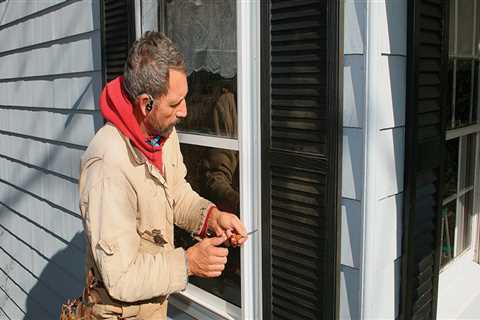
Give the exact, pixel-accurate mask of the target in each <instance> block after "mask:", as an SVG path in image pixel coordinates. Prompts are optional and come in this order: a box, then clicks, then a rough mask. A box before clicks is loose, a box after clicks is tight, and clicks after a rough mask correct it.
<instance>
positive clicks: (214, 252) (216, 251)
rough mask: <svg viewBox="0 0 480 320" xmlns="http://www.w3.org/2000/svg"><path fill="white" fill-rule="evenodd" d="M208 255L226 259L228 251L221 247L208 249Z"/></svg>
mask: <svg viewBox="0 0 480 320" xmlns="http://www.w3.org/2000/svg"><path fill="white" fill-rule="evenodd" d="M208 254H209V255H210V256H215V257H226V256H228V249H227V248H221V247H210V248H208Z"/></svg>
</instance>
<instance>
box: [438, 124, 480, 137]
mask: <svg viewBox="0 0 480 320" xmlns="http://www.w3.org/2000/svg"><path fill="white" fill-rule="evenodd" d="M475 132H480V124H474V125H471V126H468V127H462V128H458V129H451V130H448V131H447V133H446V137H445V139H446V140H452V139H455V138H459V137H462V136H466V135H469V134H472V133H475Z"/></svg>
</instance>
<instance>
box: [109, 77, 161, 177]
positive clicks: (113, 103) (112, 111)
mask: <svg viewBox="0 0 480 320" xmlns="http://www.w3.org/2000/svg"><path fill="white" fill-rule="evenodd" d="M122 83H123V77H122V76H120V77H117V78H115V79H113V80H112V81H110V82H109V83H107V85H106V86H105V88H104V89H103V91H102V95H101V96H100V111H101V112H102V115H103V117H104V118H105V120H106V121H108V122H111V123H112V124H113V125H114V126H115V127H116V128H117V129H118V130H120V132H121V133H122V134H123V135H125V136H126V137H128V138H129V139H130V141H131V142H132V144H133V145H134V146H135V147H136V148H137V149H138V150H140V151H141V152H142V153H143V154H144V155H145V157H146V158H147V159H148V160H149V161H150V162H151V163H152V164H153V165H154V166H155V167H157V169H158V170H160V172H161V173H162V174H163V161H162V147H163V145H164V143H165V140H166V139H165V138H162V139H161V140H160V145H159V146H152V145H151V144H149V143H148V142H147V141H150V140H151V139H152V137H149V136H146V135H145V134H144V133H143V132H142V130H141V129H140V125H139V123H138V121H137V119H136V118H135V116H134V114H133V108H134V106H133V105H132V103H131V102H130V100H129V99H128V96H127V94H126V93H125V91H124V90H123V88H122Z"/></svg>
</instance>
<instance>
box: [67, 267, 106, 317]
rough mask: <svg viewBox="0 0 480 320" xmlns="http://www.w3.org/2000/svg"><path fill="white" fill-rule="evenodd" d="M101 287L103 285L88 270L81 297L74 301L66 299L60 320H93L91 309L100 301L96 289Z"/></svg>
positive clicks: (91, 271)
mask: <svg viewBox="0 0 480 320" xmlns="http://www.w3.org/2000/svg"><path fill="white" fill-rule="evenodd" d="M102 287H103V283H101V281H98V280H96V279H95V277H94V275H93V270H92V269H90V270H89V271H88V274H87V283H86V286H85V289H84V290H83V293H82V295H81V296H80V297H78V298H75V299H68V300H67V301H65V303H63V304H62V309H61V313H60V320H94V317H93V313H92V308H93V306H94V305H95V304H96V303H100V302H101V301H102V299H101V297H100V295H99V293H98V291H97V290H96V289H98V288H102Z"/></svg>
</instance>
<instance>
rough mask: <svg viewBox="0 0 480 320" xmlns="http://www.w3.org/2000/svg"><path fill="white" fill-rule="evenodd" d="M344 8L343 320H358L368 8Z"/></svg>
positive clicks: (353, 4) (355, 4) (350, 1)
mask: <svg viewBox="0 0 480 320" xmlns="http://www.w3.org/2000/svg"><path fill="white" fill-rule="evenodd" d="M344 8H345V13H344V21H345V25H344V30H345V31H344V32H345V34H344V68H343V79H344V85H343V162H342V175H343V176H342V227H341V228H342V234H341V267H340V319H359V318H360V303H361V292H360V289H361V261H362V260H361V259H362V256H361V250H362V199H363V184H364V174H365V172H364V151H363V149H364V147H363V146H364V128H363V122H364V113H365V94H366V92H365V82H366V74H365V46H366V17H367V13H366V9H367V6H366V2H365V1H356V0H347V1H345V5H344Z"/></svg>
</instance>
